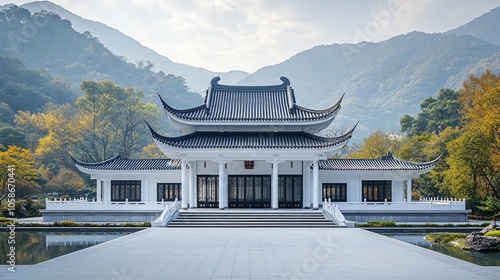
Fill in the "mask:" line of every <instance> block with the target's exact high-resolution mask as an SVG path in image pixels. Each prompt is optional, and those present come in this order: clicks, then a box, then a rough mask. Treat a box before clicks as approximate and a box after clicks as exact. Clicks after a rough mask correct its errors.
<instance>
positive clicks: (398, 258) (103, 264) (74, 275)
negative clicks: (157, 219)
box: [0, 228, 500, 280]
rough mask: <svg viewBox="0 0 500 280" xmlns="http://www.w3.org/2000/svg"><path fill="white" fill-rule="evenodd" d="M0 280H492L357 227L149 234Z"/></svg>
mask: <svg viewBox="0 0 500 280" xmlns="http://www.w3.org/2000/svg"><path fill="white" fill-rule="evenodd" d="M7 268H8V267H7V266H5V265H3V266H0V279H64V280H66V279H92V280H98V279H107V280H109V279H116V280H125V279H426V280H428V279H499V278H500V267H481V266H477V265H474V264H471V263H468V262H465V261H462V260H459V259H455V258H453V257H449V256H446V255H443V254H440V253H437V252H433V251H431V250H428V249H425V248H420V247H417V246H414V245H411V244H407V243H404V242H402V241H398V240H395V239H392V238H389V237H385V236H382V235H378V234H375V233H372V232H368V231H365V230H363V229H359V228H353V229H346V228H334V229H322V228H316V229H304V228H298V229H290V228H221V229H219V228H200V229H190V228H151V229H147V230H143V231H140V232H137V233H134V234H130V235H127V236H125V237H120V238H117V239H114V240H111V241H108V242H105V243H102V244H99V245H96V246H93V247H90V248H87V249H83V250H80V251H77V252H74V253H71V254H68V255H65V256H61V257H59V258H56V259H52V260H49V261H46V262H42V263H40V264H37V265H32V266H28V265H26V266H17V267H16V272H15V273H11V272H9V271H7Z"/></svg>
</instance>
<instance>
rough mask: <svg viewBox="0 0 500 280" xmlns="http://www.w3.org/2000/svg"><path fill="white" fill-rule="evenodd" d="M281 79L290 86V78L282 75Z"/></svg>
mask: <svg viewBox="0 0 500 280" xmlns="http://www.w3.org/2000/svg"><path fill="white" fill-rule="evenodd" d="M280 80H281V81H283V84H284V85H287V86H290V80H289V79H288V78H287V77H285V76H281V77H280Z"/></svg>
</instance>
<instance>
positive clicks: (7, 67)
mask: <svg viewBox="0 0 500 280" xmlns="http://www.w3.org/2000/svg"><path fill="white" fill-rule="evenodd" d="M76 98H77V95H76V94H75V93H74V92H72V91H71V90H70V89H69V88H68V85H67V84H66V81H65V80H64V79H63V78H62V77H54V76H52V75H50V74H49V73H47V71H45V70H42V69H36V70H35V69H28V68H26V66H24V65H23V64H22V63H21V62H20V61H19V60H18V59H15V58H10V57H4V56H0V105H1V106H0V107H1V109H0V111H2V112H4V114H0V123H2V124H4V123H8V124H13V120H14V114H15V112H17V111H19V110H23V111H26V110H27V111H31V112H38V111H40V110H41V109H42V107H43V106H44V105H45V104H46V103H48V102H50V103H54V104H64V103H73V102H74V101H75V100H76ZM27 100H29V102H26V101H27ZM5 112H10V114H5Z"/></svg>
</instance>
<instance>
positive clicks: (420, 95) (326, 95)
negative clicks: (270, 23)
mask: <svg viewBox="0 0 500 280" xmlns="http://www.w3.org/2000/svg"><path fill="white" fill-rule="evenodd" d="M486 69H491V70H492V71H494V72H500V46H497V45H494V44H492V43H489V42H486V41H483V40H480V39H477V38H474V37H471V36H457V35H453V34H426V33H422V32H412V33H409V34H406V35H400V36H396V37H394V38H391V39H389V40H386V41H383V42H379V43H367V42H362V43H359V44H354V45H352V44H333V45H323V46H317V47H314V48H312V49H309V50H306V51H303V52H301V53H299V54H297V55H295V56H293V57H291V58H290V59H287V60H286V61H284V62H282V63H279V64H277V65H273V66H268V67H264V68H261V69H259V70H258V71H257V72H255V73H253V74H251V75H249V76H248V77H246V78H245V79H243V80H242V81H241V82H240V84H248V85H255V84H262V83H265V84H276V83H277V82H279V77H280V76H282V75H283V76H287V77H288V78H289V79H290V81H291V83H292V87H293V88H294V89H295V93H296V98H297V103H298V104H300V105H303V106H307V107H313V108H326V107H327V106H329V105H331V104H334V103H335V102H336V101H337V100H338V99H339V98H340V96H341V95H342V94H343V93H345V94H346V96H345V98H344V99H343V102H342V105H343V107H342V110H341V112H340V114H339V116H338V118H337V120H336V121H335V122H334V123H333V125H334V126H335V127H337V128H338V127H341V128H344V129H345V128H348V127H352V126H353V125H354V124H355V123H356V122H357V121H358V120H359V121H360V126H358V128H357V130H356V133H355V135H356V137H357V139H356V140H359V139H360V137H366V136H367V135H368V134H369V133H370V132H373V131H374V130H377V129H381V130H382V131H394V132H399V130H400V128H399V119H400V118H401V117H402V116H403V115H404V114H413V115H415V114H417V113H418V112H419V111H420V107H419V104H420V103H421V102H422V101H423V100H424V99H425V98H427V97H429V96H432V95H434V96H435V95H437V93H438V91H439V89H441V88H452V89H458V88H460V87H461V83H462V82H463V81H465V80H466V79H467V77H468V75H469V74H472V73H474V74H480V73H482V72H484V71H485V70H486ZM221 82H223V81H221Z"/></svg>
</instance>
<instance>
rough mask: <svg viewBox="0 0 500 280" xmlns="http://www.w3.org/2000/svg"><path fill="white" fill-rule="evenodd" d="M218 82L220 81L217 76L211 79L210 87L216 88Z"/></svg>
mask: <svg viewBox="0 0 500 280" xmlns="http://www.w3.org/2000/svg"><path fill="white" fill-rule="evenodd" d="M219 81H220V77H219V76H216V77H213V78H212V80H211V81H210V86H216V85H218V84H219Z"/></svg>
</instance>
